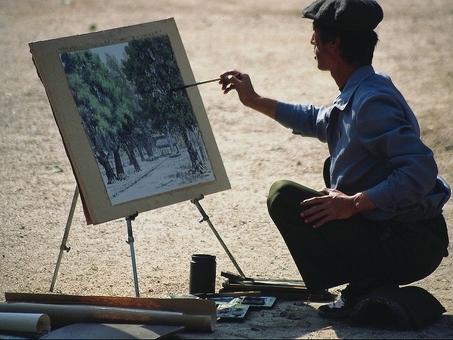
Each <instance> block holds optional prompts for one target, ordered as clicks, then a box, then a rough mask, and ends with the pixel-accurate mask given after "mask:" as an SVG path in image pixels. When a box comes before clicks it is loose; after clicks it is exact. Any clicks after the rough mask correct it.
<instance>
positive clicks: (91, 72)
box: [60, 35, 214, 200]
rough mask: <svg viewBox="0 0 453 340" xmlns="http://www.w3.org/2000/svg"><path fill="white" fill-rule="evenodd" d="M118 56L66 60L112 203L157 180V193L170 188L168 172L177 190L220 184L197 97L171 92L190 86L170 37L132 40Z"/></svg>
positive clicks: (89, 54) (87, 53) (77, 54)
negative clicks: (193, 99) (140, 184)
mask: <svg viewBox="0 0 453 340" xmlns="http://www.w3.org/2000/svg"><path fill="white" fill-rule="evenodd" d="M118 50H119V51H120V52H121V53H118V52H117V53H115V54H113V53H109V52H108V51H110V49H106V50H105V51H104V50H102V48H101V49H99V48H98V49H96V50H95V49H92V50H90V49H87V50H81V51H73V52H66V53H61V55H60V59H61V63H62V65H63V68H64V72H65V74H66V78H67V81H68V84H69V87H70V90H71V92H72V94H73V98H74V101H75V104H76V106H77V108H78V111H79V113H80V117H81V118H82V124H83V127H84V130H85V132H86V135H87V137H88V139H89V141H90V145H91V148H92V151H93V154H94V156H95V158H96V161H97V163H98V165H99V169H100V171H101V172H102V176H103V178H104V181H105V185H106V188H107V191H108V192H109V195H110V197H111V199H114V198H115V197H117V196H118V195H120V194H122V193H124V192H125V191H127V190H129V189H130V188H132V187H133V186H134V185H136V184H137V183H138V182H140V181H141V182H143V181H149V180H150V178H151V177H153V178H154V179H153V180H152V181H154V182H153V183H152V185H149V186H148V189H149V190H150V192H153V193H154V192H155V191H156V190H163V189H161V187H163V186H164V185H162V183H159V181H161V180H162V178H163V177H162V173H163V172H165V173H166V176H167V177H170V176H172V173H174V174H173V175H174V176H175V178H176V177H177V179H171V180H169V179H165V181H166V182H165V186H168V183H170V182H171V183H173V184H172V185H170V186H168V187H169V188H173V187H175V186H176V187H181V186H185V185H189V184H193V183H196V182H197V181H201V182H202V181H210V180H213V179H214V178H213V175H212V168H211V165H210V163H209V159H208V157H207V153H206V149H205V146H204V143H203V140H202V136H201V133H200V130H199V128H198V124H197V120H196V117H195V114H194V112H193V108H192V104H191V102H190V99H189V97H188V95H187V93H186V91H185V90H183V91H171V89H172V88H174V87H177V86H180V85H182V84H183V80H182V77H181V73H180V70H179V67H178V63H177V60H176V57H175V55H174V52H173V48H172V45H171V42H170V39H169V37H168V36H166V35H162V36H155V37H152V38H146V39H140V40H132V41H129V42H128V43H125V44H119V45H118ZM164 147H165V148H166V151H165V152H164V151H162V150H163V148H164ZM168 159H173V160H171V161H168ZM164 160H165V162H166V163H165V164H164ZM153 162H154V163H153ZM169 162H171V163H169ZM151 163H153V165H152V166H151ZM129 168H130V169H131V171H127V170H125V169H129ZM158 174H159V175H158ZM156 181H157V182H156ZM118 182H122V183H123V184H122V185H121V186H120V185H118V184H116V185H115V183H118ZM130 195H131V194H128V196H127V198H124V200H126V199H131V196H130ZM132 195H134V194H132ZM136 195H138V196H137V197H135V196H132V198H140V197H142V196H143V195H146V193H141V194H138V193H137V194H136Z"/></svg>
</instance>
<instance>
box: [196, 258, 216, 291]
mask: <svg viewBox="0 0 453 340" xmlns="http://www.w3.org/2000/svg"><path fill="white" fill-rule="evenodd" d="M215 275H216V261H215V256H214V255H206V254H194V255H192V260H191V261H190V284H189V293H190V294H197V293H215Z"/></svg>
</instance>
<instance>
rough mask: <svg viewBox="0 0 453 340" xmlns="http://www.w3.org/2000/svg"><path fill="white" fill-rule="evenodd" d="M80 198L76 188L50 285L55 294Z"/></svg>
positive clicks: (68, 248)
mask: <svg viewBox="0 0 453 340" xmlns="http://www.w3.org/2000/svg"><path fill="white" fill-rule="evenodd" d="M78 198H79V187H78V186H76V188H75V190H74V196H73V198H72V204H71V209H70V210H69V216H68V220H67V222H66V228H65V231H64V235H63V240H62V241H61V246H60V254H58V260H57V264H56V266H55V271H54V273H53V278H52V283H51V284H50V291H51V292H53V288H54V286H55V281H56V280H57V275H58V270H59V269H60V264H61V259H62V258H63V251H66V252H68V251H69V250H70V249H71V248H70V247H68V246H66V241H67V240H68V236H69V229H71V223H72V218H73V217H74V211H75V207H76V204H77V199H78Z"/></svg>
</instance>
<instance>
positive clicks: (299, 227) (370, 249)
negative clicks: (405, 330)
mask: <svg viewBox="0 0 453 340" xmlns="http://www.w3.org/2000/svg"><path fill="white" fill-rule="evenodd" d="M315 195H321V194H320V193H319V192H317V191H315V190H312V189H310V188H307V187H304V186H302V185H300V184H297V183H294V182H291V181H286V180H282V181H279V182H276V183H274V184H273V185H272V187H271V188H270V192H269V197H268V201H267V204H268V210H269V214H270V216H271V218H272V219H273V221H274V223H275V225H276V226H277V228H278V230H279V231H280V233H281V235H282V237H283V239H284V241H285V243H286V245H287V247H288V249H289V251H290V253H291V255H292V257H293V259H294V261H295V263H296V265H297V268H298V269H299V272H300V274H301V276H302V278H303V280H304V282H305V285H306V286H307V288H308V289H309V290H311V291H319V290H323V289H327V288H331V287H335V286H338V285H342V284H346V283H350V284H362V285H364V284H370V285H373V286H375V287H376V288H377V287H380V286H385V285H395V284H398V285H404V284H409V283H412V282H414V281H417V280H420V279H423V278H424V277H426V276H428V275H430V274H431V273H432V272H433V271H434V270H435V269H436V268H437V267H438V266H439V264H440V262H441V261H442V258H443V257H445V256H447V255H448V252H447V247H448V234H447V226H446V223H445V220H444V218H443V216H442V215H440V216H437V217H436V218H433V219H429V220H424V221H417V222H410V223H408V222H399V221H393V220H390V221H379V222H376V221H370V220H367V219H365V218H363V217H361V216H360V215H355V216H353V217H352V218H349V219H346V220H335V221H331V222H328V223H326V224H325V225H323V226H321V227H319V228H313V227H312V226H311V225H307V224H305V223H304V220H303V218H302V217H300V213H301V212H302V211H303V208H302V207H301V206H300V202H301V201H303V200H304V199H306V198H310V197H314V196H315Z"/></svg>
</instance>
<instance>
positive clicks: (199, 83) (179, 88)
mask: <svg viewBox="0 0 453 340" xmlns="http://www.w3.org/2000/svg"><path fill="white" fill-rule="evenodd" d="M219 80H220V78H216V79H211V80H205V81H200V82H198V83H194V84H189V85H183V86H178V87H173V88H172V89H170V90H168V92H174V91H180V90H184V89H186V88H188V87H192V86H197V85H201V84H206V83H212V82H215V81H219Z"/></svg>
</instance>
